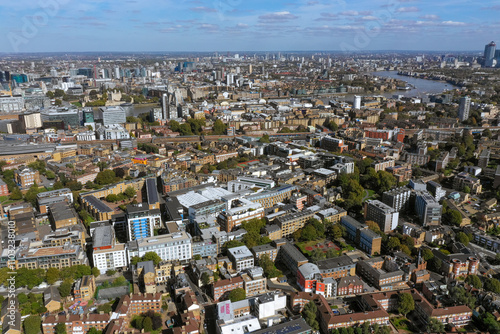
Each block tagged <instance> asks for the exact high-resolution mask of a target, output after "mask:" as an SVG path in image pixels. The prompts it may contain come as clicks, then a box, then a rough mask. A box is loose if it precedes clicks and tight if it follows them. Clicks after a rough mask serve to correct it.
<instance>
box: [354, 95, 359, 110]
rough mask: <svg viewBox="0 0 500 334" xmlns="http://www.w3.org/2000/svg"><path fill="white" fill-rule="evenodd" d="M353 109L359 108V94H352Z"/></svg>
mask: <svg viewBox="0 0 500 334" xmlns="http://www.w3.org/2000/svg"><path fill="white" fill-rule="evenodd" d="M353 108H354V109H361V96H358V95H356V96H354V104H353Z"/></svg>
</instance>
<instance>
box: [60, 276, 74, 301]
mask: <svg viewBox="0 0 500 334" xmlns="http://www.w3.org/2000/svg"><path fill="white" fill-rule="evenodd" d="M72 287H73V281H72V280H71V279H65V280H64V281H63V282H62V283H61V285H60V286H59V288H58V290H59V294H60V295H61V297H63V298H65V297H68V296H69V295H70V294H71V288H72Z"/></svg>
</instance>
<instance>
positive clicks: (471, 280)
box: [465, 275, 483, 289]
mask: <svg viewBox="0 0 500 334" xmlns="http://www.w3.org/2000/svg"><path fill="white" fill-rule="evenodd" d="M465 283H467V284H470V285H472V286H473V287H474V288H476V289H481V288H482V287H483V282H481V279H480V278H479V277H478V276H477V275H469V276H467V278H466V279H465Z"/></svg>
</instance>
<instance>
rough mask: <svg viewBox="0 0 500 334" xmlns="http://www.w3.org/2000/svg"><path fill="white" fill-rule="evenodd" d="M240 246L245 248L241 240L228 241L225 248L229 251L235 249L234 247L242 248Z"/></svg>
mask: <svg viewBox="0 0 500 334" xmlns="http://www.w3.org/2000/svg"><path fill="white" fill-rule="evenodd" d="M240 246H245V244H244V243H242V242H241V241H239V240H231V241H228V242H226V243H225V244H224V247H225V248H226V249H229V248H234V247H240Z"/></svg>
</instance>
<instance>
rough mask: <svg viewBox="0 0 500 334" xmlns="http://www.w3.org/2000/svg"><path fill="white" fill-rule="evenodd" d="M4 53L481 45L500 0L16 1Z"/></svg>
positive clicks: (491, 34) (8, 13) (491, 30)
mask: <svg viewBox="0 0 500 334" xmlns="http://www.w3.org/2000/svg"><path fill="white" fill-rule="evenodd" d="M0 10H1V12H2V13H5V15H4V16H3V19H2V21H1V22H0V29H1V30H2V32H3V33H2V34H1V35H0V43H1V45H2V46H3V47H2V49H1V50H0V51H2V52H7V53H10V52H86V51H96V52H104V51H117V52H129V51H131V52H147V51H167V52H168V51H172V52H173V51H200V52H202V51H238V50H246V51H263V50H269V51H281V50H297V51H307V50H328V51H369V50H408V51H410V50H415V51H426V50H432V51H447V50H461V51H481V50H482V49H483V48H484V45H485V44H486V43H488V42H489V41H492V40H496V37H497V35H496V33H495V32H497V31H499V28H500V20H498V15H499V13H500V5H498V2H497V1H491V0H490V1H482V2H480V3H477V4H475V5H470V1H465V0H457V1H450V0H444V1H441V2H437V1H428V0H422V1H418V0H390V1H388V0H361V1H356V3H354V4H353V3H352V2H348V1H347V0H332V1H325V0H295V1H290V0H286V1H283V0H278V1H262V0H253V1H243V0H210V1H205V0H191V1H189V0H181V1H173V0H165V1H158V0H144V1H139V0H125V1H117V0H107V1H103V0H83V1H80V2H76V1H72V0H45V1H41V0H39V1H32V0H17V1H9V2H3V3H1V4H0Z"/></svg>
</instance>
